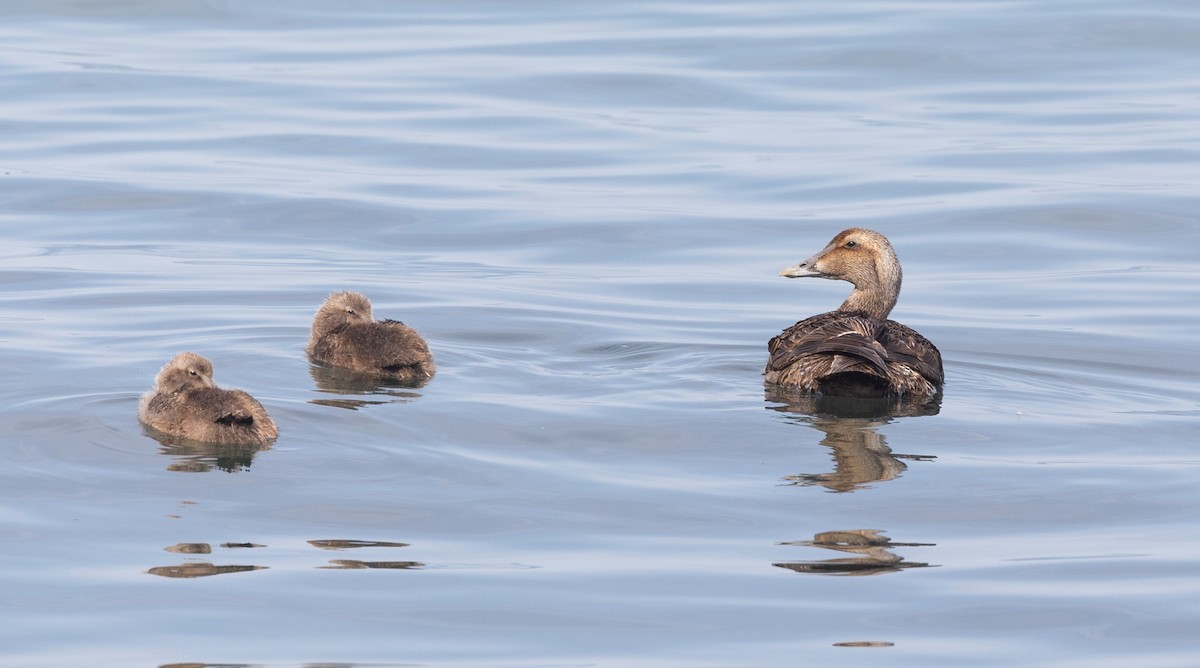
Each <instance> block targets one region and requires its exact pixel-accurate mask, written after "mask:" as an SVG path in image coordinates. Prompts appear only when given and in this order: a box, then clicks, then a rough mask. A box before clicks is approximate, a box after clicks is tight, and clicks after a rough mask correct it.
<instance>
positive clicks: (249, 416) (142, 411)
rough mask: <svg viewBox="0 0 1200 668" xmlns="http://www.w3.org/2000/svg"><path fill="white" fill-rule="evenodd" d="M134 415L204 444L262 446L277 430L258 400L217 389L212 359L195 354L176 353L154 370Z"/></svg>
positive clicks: (247, 395) (275, 434)
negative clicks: (161, 366) (151, 385)
mask: <svg viewBox="0 0 1200 668" xmlns="http://www.w3.org/2000/svg"><path fill="white" fill-rule="evenodd" d="M138 419H140V420H141V421H142V422H144V423H146V424H147V425H149V426H150V427H153V428H154V429H157V430H158V431H161V432H163V433H164V434H169V435H171V436H180V437H183V438H187V439H191V440H194V441H205V442H208V443H229V444H233V443H237V444H252V445H266V444H268V443H270V442H271V441H274V440H275V437H276V436H277V435H278V434H279V432H278V430H277V429H276V428H275V423H274V422H272V421H271V418H270V416H268V415H267V411H266V409H265V408H263V407H262V404H260V403H258V401H256V400H255V399H254V397H252V396H250V395H249V394H246V393H245V392H243V391H241V390H223V389H221V388H219V387H217V384H216V383H215V382H214V381H213V368H212V362H209V361H208V360H207V359H205V358H204V357H201V356H200V355H197V354H195V353H180V354H178V355H176V356H175V358H174V359H172V360H171V361H170V362H168V363H167V365H166V366H164V367H163V368H162V371H159V372H158V377H157V378H155V379H154V390H152V391H150V392H147V393H146V394H145V395H143V396H142V402H141V405H140V406H139V407H138Z"/></svg>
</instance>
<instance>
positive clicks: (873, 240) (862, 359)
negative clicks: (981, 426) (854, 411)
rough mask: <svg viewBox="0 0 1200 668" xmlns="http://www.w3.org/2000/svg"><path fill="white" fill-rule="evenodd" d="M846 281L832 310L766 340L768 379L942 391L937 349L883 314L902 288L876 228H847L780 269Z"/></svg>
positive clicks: (839, 387) (913, 394) (870, 389)
mask: <svg viewBox="0 0 1200 668" xmlns="http://www.w3.org/2000/svg"><path fill="white" fill-rule="evenodd" d="M779 273H780V275H781V276H786V277H788V278H802V277H810V276H811V277H817V278H828V279H834V280H842V281H849V282H850V283H852V284H854V290H852V291H851V292H850V296H849V297H847V298H846V301H845V302H844V303H843V304H842V305H841V306H840V307H838V309H837V310H836V311H830V312H829V313H822V314H820V315H815V316H812V317H811V318H807V319H805V320H801V321H800V322H798V323H796V324H795V325H792V326H791V327H789V328H787V329H786V330H784V331H783V333H781V334H780V335H779V336H776V337H775V338H773V339H771V341H770V343H769V344H768V345H767V347H768V350H769V351H770V357H769V359H768V361H767V367H766V370H765V371H764V373H765V376H766V378H765V379H766V382H767V383H768V384H773V385H779V386H781V387H783V388H787V389H789V390H792V391H795V392H799V393H811V394H824V395H834V396H845V397H863V398H867V397H875V398H878V397H886V398H891V399H899V400H905V401H916V402H924V401H927V400H929V399H932V398H933V397H935V396H936V395H937V394H938V393H939V392H940V390H941V387H942V380H943V373H942V356H941V353H939V352H938V349H937V348H936V347H935V346H934V345H933V344H932V343H930V342H929V341H928V340H927V339H926V338H925V337H923V336H921V335H920V334H919V333H917V332H916V331H915V330H913V329H911V328H909V327H906V326H904V325H902V324H900V323H898V322H896V321H894V320H889V319H888V315H889V314H890V313H891V311H892V307H893V306H895V305H896V299H897V298H898V297H899V295H900V282H901V271H900V261H899V260H898V259H897V258H896V253H895V251H894V250H893V249H892V245H891V243H889V242H888V240H887V238H886V237H884V236H883V235H882V234H879V233H878V232H874V231H872V230H866V229H862V228H850V229H848V230H845V231H843V232H841V233H840V234H838V235H837V236H836V237H834V238H833V240H832V241H830V242H829V244H828V245H827V246H825V248H824V249H823V250H821V251H820V252H819V253H817V254H816V255H814V256H812V257H810V258H808V259H807V260H805V261H803V262H801V263H799V264H796V265H793V266H791V267H788V268H787V269H784V270H783V271H781V272H779Z"/></svg>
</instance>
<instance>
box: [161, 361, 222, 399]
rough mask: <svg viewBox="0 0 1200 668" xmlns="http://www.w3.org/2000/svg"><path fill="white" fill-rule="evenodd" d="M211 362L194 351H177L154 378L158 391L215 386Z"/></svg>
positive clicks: (177, 390) (178, 390) (176, 390)
mask: <svg viewBox="0 0 1200 668" xmlns="http://www.w3.org/2000/svg"><path fill="white" fill-rule="evenodd" d="M216 386H217V384H216V382H214V381H213V367H212V362H209V361H208V359H206V358H204V357H202V356H200V355H197V354H196V353H179V354H178V355H176V356H175V357H174V359H172V360H171V361H170V362H167V364H166V366H164V367H163V368H162V371H159V372H158V376H157V377H156V378H155V379H154V389H155V390H157V391H158V392H180V391H182V390H191V389H196V388H200V387H216Z"/></svg>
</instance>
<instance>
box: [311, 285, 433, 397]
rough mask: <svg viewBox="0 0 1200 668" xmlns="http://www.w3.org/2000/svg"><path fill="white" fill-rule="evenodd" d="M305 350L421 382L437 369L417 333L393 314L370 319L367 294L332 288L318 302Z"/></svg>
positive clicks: (359, 369)
mask: <svg viewBox="0 0 1200 668" xmlns="http://www.w3.org/2000/svg"><path fill="white" fill-rule="evenodd" d="M307 350H308V354H309V355H311V356H312V358H313V359H314V360H316V361H318V362H325V363H326V364H331V365H333V366H338V367H343V368H346V369H350V370H352V371H356V372H359V373H365V374H371V375H374V376H380V377H384V378H395V379H397V380H401V381H405V382H414V383H421V382H424V381H426V380H429V379H430V378H432V377H433V373H434V371H435V370H436V366H435V365H434V363H433V355H431V354H430V352H429V346H428V345H426V343H425V339H422V338H421V335H420V334H417V332H416V331H415V330H413V329H412V328H411V327H409V326H408V325H405V324H404V323H402V322H398V321H396V320H379V321H376V320H373V319H372V318H371V302H370V300H368V299H367V298H366V297H365V296H363V295H361V294H359V293H357V292H335V293H333V294H332V295H329V298H328V299H326V300H325V303H324V304H321V308H319V309H317V314H316V316H315V317H314V318H313V324H312V335H311V336H310V337H309V339H308V348H307Z"/></svg>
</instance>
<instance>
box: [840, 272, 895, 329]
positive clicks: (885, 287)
mask: <svg viewBox="0 0 1200 668" xmlns="http://www.w3.org/2000/svg"><path fill="white" fill-rule="evenodd" d="M900 281H901V275H900V263H899V262H885V263H881V266H876V267H875V271H874V272H873V273H871V274H869V275H867V276H864V277H862V278H860V279H859V280H857V281H855V282H854V290H853V291H851V292H850V296H849V297H847V298H846V301H845V302H843V303H842V306H841V308H839V309H838V310H839V311H847V312H852V313H865V314H866V315H868V316H870V317H872V318H876V319H878V320H887V317H888V315H889V314H890V313H891V312H892V307H894V306H895V305H896V299H897V298H898V297H899V296H900Z"/></svg>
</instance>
